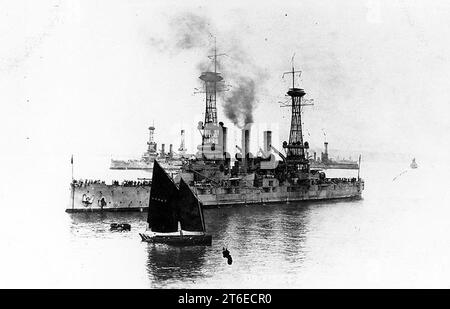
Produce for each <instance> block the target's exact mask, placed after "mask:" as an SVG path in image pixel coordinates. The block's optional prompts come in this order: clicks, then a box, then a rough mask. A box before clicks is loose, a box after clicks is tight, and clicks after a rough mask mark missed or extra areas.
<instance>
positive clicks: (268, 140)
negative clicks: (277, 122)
mask: <svg viewBox="0 0 450 309" xmlns="http://www.w3.org/2000/svg"><path fill="white" fill-rule="evenodd" d="M270 145H272V131H264V151H265V152H266V153H267V152H270V149H271V148H270Z"/></svg>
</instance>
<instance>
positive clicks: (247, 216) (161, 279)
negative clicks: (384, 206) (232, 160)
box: [70, 203, 315, 288]
mask: <svg viewBox="0 0 450 309" xmlns="http://www.w3.org/2000/svg"><path fill="white" fill-rule="evenodd" d="M314 207H315V206H310V205H306V204H304V203H303V204H295V203H291V204H270V205H263V206H261V205H254V206H246V207H225V208H220V209H208V210H205V211H204V216H205V223H206V228H207V232H208V234H211V235H212V237H213V243H212V246H210V247H202V246H196V247H173V246H168V245H164V244H148V243H142V242H141V241H140V240H139V237H138V233H139V232H141V231H143V230H145V228H146V219H147V213H108V212H104V213H74V214H70V219H71V225H70V231H71V233H72V235H74V236H75V238H74V239H75V240H76V239H77V238H79V237H81V238H83V239H87V238H92V239H102V238H103V239H110V240H111V241H113V242H114V243H117V244H121V246H128V250H130V248H135V249H136V252H135V254H137V253H138V252H141V253H142V255H143V259H144V261H145V264H144V265H143V266H144V269H145V271H146V272H147V274H146V276H147V278H148V281H149V283H150V286H151V287H154V288H159V287H178V288H187V287H195V286H197V285H198V284H199V283H201V284H205V282H210V284H211V285H212V286H218V285H219V286H226V284H238V285H239V284H243V283H241V282H235V280H234V279H233V278H234V277H235V276H238V277H239V276H253V277H255V276H256V277H258V276H264V275H265V274H272V275H275V274H278V275H280V273H279V272H281V273H282V274H283V275H285V274H284V272H295V271H296V270H298V269H300V268H301V267H302V264H303V260H304V259H305V258H306V256H307V254H308V251H307V250H306V241H307V236H308V233H309V231H310V218H311V215H312V214H313V212H312V210H313V209H314ZM113 222H118V223H129V224H131V226H132V228H131V232H126V233H117V232H112V231H110V224H111V223H113ZM118 241H120V242H118ZM131 242H133V243H131ZM223 247H226V248H228V250H229V251H230V254H231V256H232V257H233V264H232V265H228V264H227V260H226V259H224V258H223V256H222V248H223ZM132 250H134V249H132ZM122 266H123V265H122ZM274 272H275V273H274ZM224 283H226V284H225V285H224Z"/></svg>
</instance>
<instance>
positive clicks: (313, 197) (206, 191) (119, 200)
mask: <svg viewBox="0 0 450 309" xmlns="http://www.w3.org/2000/svg"><path fill="white" fill-rule="evenodd" d="M192 189H193V190H194V192H195V193H196V194H197V195H198V198H199V200H200V201H201V202H202V203H203V206H204V208H216V207H222V206H238V205H248V204H267V203H289V202H301V201H323V200H336V199H350V198H360V197H361V193H362V191H363V189H364V182H362V181H356V182H348V183H339V184H332V183H331V184H316V185H310V186H305V187H302V186H278V187H234V188H233V187H231V188H227V187H218V188H201V187H193V188H192ZM70 197H71V202H70V205H69V206H68V207H67V209H66V211H67V212H96V211H144V210H147V208H148V203H149V199H150V186H135V187H126V186H121V185H105V184H92V185H88V186H81V187H77V186H73V185H72V186H71V196H70ZM86 197H88V198H89V201H90V203H86V202H85V200H86Z"/></svg>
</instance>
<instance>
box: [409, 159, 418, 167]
mask: <svg viewBox="0 0 450 309" xmlns="http://www.w3.org/2000/svg"><path fill="white" fill-rule="evenodd" d="M409 166H410V167H411V168H417V163H416V158H413V159H412V162H411V164H410V165H409Z"/></svg>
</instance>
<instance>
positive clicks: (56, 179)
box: [0, 159, 450, 288]
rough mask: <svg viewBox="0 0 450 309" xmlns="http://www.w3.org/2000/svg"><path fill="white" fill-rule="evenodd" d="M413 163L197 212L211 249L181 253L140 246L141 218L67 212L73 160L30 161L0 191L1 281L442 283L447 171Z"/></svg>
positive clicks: (449, 256)
mask: <svg viewBox="0 0 450 309" xmlns="http://www.w3.org/2000/svg"><path fill="white" fill-rule="evenodd" d="M418 163H419V164H420V167H419V169H417V170H409V171H408V172H406V173H404V174H403V175H401V176H400V177H399V178H398V179H396V180H395V181H393V178H394V177H395V176H396V175H398V174H400V173H401V172H402V171H404V170H407V169H408V164H409V162H406V163H404V162H403V163H389V164H387V163H383V164H380V163H376V162H374V163H367V164H366V165H365V166H363V171H362V176H363V177H364V179H365V181H366V189H365V191H364V193H363V197H364V198H363V199H362V200H355V201H345V202H334V203H330V202H327V203H322V202H316V203H301V204H299V203H290V204H279V205H275V204H270V205H263V206H248V207H235V208H221V209H211V210H205V220H206V226H207V229H208V231H209V233H211V234H212V236H213V245H212V246H211V247H186V248H178V247H169V246H165V245H152V244H147V243H142V242H141V241H140V238H139V235H138V233H139V232H141V231H143V230H144V229H145V225H146V223H145V220H146V213H128V214H126V213H119V214H116V213H102V214H99V213H79V214H67V213H65V212H64V209H65V207H66V205H67V202H68V199H69V191H68V185H67V178H68V177H69V180H70V166H69V168H68V167H67V162H62V161H61V162H59V161H58V159H55V160H54V164H53V165H52V167H50V168H48V166H49V165H48V166H47V168H42V167H41V168H39V169H38V170H37V171H38V172H39V174H38V175H39V177H33V178H29V177H28V178H26V177H25V175H29V174H30V171H31V170H34V171H36V168H35V167H34V166H35V165H33V162H32V161H31V162H30V165H29V167H28V168H27V167H23V168H22V169H19V171H17V169H14V171H15V173H13V174H11V175H13V176H12V177H11V178H9V179H8V181H5V183H4V184H3V186H2V190H1V191H0V193H1V195H0V198H1V202H2V207H3V210H4V211H3V213H4V217H3V224H2V227H1V240H2V256H1V258H0V262H1V263H0V264H1V266H0V271H1V273H2V276H1V278H0V287H56V288H66V287H81V288H104V287H105V288H108V287H124V288H159V287H164V288H165V287H167V288H252V287H255V288H303V287H307V288H314V287H325V288H328V287H357V288H358V287H445V288H449V287H450V279H449V278H450V208H449V207H450V203H449V201H450V198H449V193H448V184H449V182H448V180H447V178H446V175H449V174H448V171H446V170H445V169H442V166H440V167H441V168H439V169H438V168H437V167H439V165H437V164H435V163H427V162H421V161H420V160H418ZM63 166H65V167H63ZM10 168H11V170H12V169H13V167H10ZM37 171H36V172H37ZM334 172H336V171H334ZM329 174H332V173H331V172H330V173H329ZM67 176H68V177H67ZM97 178H101V177H97ZM30 185H31V186H32V188H33V189H30ZM7 205H9V206H11V207H5V206H7ZM112 222H128V223H130V224H131V225H132V230H131V232H123V233H120V232H111V231H109V225H110V223H112ZM224 246H226V247H228V249H229V250H230V253H231V255H232V257H233V264H232V265H228V264H227V262H226V259H224V258H223V257H222V252H221V251H222V247H224Z"/></svg>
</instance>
